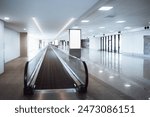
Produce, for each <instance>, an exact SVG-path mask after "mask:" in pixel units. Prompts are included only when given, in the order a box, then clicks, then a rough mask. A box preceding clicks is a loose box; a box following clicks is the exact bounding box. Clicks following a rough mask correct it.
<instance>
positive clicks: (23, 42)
mask: <svg viewBox="0 0 150 117" xmlns="http://www.w3.org/2000/svg"><path fill="white" fill-rule="evenodd" d="M20 57H27V33H26V32H21V33H20Z"/></svg>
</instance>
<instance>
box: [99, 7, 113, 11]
mask: <svg viewBox="0 0 150 117" xmlns="http://www.w3.org/2000/svg"><path fill="white" fill-rule="evenodd" d="M112 8H113V7H112V6H102V7H101V8H99V9H98V10H100V11H108V10H111V9H112Z"/></svg>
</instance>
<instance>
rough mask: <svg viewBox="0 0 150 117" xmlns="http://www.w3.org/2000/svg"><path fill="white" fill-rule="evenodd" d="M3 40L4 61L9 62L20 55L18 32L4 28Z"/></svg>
mask: <svg viewBox="0 0 150 117" xmlns="http://www.w3.org/2000/svg"><path fill="white" fill-rule="evenodd" d="M4 40H5V45H4V49H5V63H6V62H9V61H11V60H13V59H15V58H18V57H19V56H20V36H19V33H18V32H15V31H13V30H10V29H8V28H5V29H4Z"/></svg>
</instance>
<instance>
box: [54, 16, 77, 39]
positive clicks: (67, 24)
mask: <svg viewBox="0 0 150 117" xmlns="http://www.w3.org/2000/svg"><path fill="white" fill-rule="evenodd" d="M74 20H75V18H71V19H70V20H69V21H68V22H67V23H66V24H65V25H64V26H63V27H62V29H61V30H60V31H59V32H58V33H57V34H56V36H55V37H54V39H55V38H56V37H58V36H59V35H60V34H61V33H62V32H63V31H64V30H65V29H66V28H67V27H68V26H69V25H70V24H71V23H72V22H73V21H74Z"/></svg>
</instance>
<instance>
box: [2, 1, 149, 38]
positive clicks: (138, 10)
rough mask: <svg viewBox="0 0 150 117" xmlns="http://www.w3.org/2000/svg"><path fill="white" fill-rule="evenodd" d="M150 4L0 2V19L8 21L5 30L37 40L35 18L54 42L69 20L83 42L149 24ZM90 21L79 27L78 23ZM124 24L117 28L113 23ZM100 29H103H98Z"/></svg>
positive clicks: (37, 31)
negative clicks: (81, 35) (34, 37)
mask: <svg viewBox="0 0 150 117" xmlns="http://www.w3.org/2000/svg"><path fill="white" fill-rule="evenodd" d="M149 4H150V0H0V19H1V20H4V17H6V16H7V17H10V20H9V21H5V26H6V27H8V28H11V29H13V30H16V31H17V32H25V31H24V28H26V29H27V32H28V33H29V34H32V35H37V36H40V35H41V33H40V31H39V30H38V28H37V27H36V25H35V24H34V22H33V20H32V17H35V18H36V19H37V21H38V23H39V25H40V27H41V29H42V30H43V33H44V38H46V39H54V37H55V36H56V35H57V34H58V32H59V31H60V30H61V29H62V27H63V26H64V25H65V24H66V23H67V22H68V21H69V19H71V18H75V21H74V22H73V23H72V24H71V25H70V26H68V27H67V29H70V28H72V27H73V26H78V28H79V29H82V33H83V38H87V37H90V36H94V35H100V34H104V33H109V32H117V31H123V30H126V29H124V28H125V27H131V29H134V28H138V27H144V26H147V25H149V22H150V8H149ZM101 6H113V9H111V10H109V11H99V10H98V9H99V8H100V7H101ZM83 19H87V20H90V22H88V23H81V20H83ZM118 20H125V21H126V22H125V23H121V24H117V23H116V21H118ZM99 27H105V28H102V29H100V28H99Z"/></svg>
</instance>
